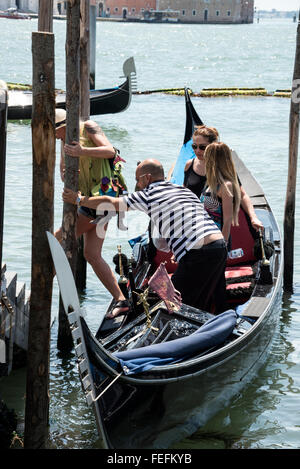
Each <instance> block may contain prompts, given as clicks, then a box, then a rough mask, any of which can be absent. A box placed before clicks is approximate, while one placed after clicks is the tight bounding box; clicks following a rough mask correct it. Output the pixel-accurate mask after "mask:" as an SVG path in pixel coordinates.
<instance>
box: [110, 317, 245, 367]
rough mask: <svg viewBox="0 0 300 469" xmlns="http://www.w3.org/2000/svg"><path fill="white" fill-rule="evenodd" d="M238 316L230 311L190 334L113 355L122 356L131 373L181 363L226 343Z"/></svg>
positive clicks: (120, 358) (120, 359)
mask: <svg viewBox="0 0 300 469" xmlns="http://www.w3.org/2000/svg"><path fill="white" fill-rule="evenodd" d="M236 319H237V314H236V312H235V311H234V310H228V311H225V312H224V313H222V314H219V315H218V316H215V317H214V318H212V319H210V320H209V321H207V322H206V323H205V324H203V326H201V327H199V329H198V330H197V331H196V332H194V333H193V334H191V335H189V336H187V337H181V338H180V339H175V340H171V341H170V342H163V343H160V344H153V345H148V346H145V347H141V348H136V349H131V350H126V351H124V352H117V353H114V354H113V355H114V356H115V357H116V358H118V359H119V361H120V364H121V366H122V368H123V371H124V373H125V374H127V375H132V374H136V373H141V372H143V371H147V370H150V369H151V368H153V367H154V366H162V365H168V364H171V363H177V362H179V361H182V360H185V359H187V358H189V357H192V356H193V355H195V354H197V353H200V352H201V351H204V350H208V349H209V348H211V347H215V346H217V345H220V344H222V343H223V342H224V341H225V340H226V339H227V337H228V336H229V335H230V334H231V332H232V331H233V329H234V327H235V324H236Z"/></svg>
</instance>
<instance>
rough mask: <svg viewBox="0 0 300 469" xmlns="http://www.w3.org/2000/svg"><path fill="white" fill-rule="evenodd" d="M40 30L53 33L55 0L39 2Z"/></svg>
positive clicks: (41, 0) (40, 0)
mask: <svg viewBox="0 0 300 469" xmlns="http://www.w3.org/2000/svg"><path fill="white" fill-rule="evenodd" d="M38 30H39V31H48V32H49V33H52V32H53V0H39V19H38Z"/></svg>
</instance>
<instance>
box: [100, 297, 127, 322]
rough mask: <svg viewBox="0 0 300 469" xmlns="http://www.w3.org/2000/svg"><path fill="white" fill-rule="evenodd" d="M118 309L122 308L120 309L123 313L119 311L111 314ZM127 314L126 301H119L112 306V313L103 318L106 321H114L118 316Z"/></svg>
mask: <svg viewBox="0 0 300 469" xmlns="http://www.w3.org/2000/svg"><path fill="white" fill-rule="evenodd" d="M119 308H122V309H125V311H120V312H118V313H116V314H113V312H114V310H115V309H119ZM128 313H129V303H128V300H120V301H117V302H116V304H115V305H114V307H113V309H112V311H111V312H110V313H108V314H107V315H106V316H105V318H106V319H114V318H116V317H118V316H124V315H127V314H128Z"/></svg>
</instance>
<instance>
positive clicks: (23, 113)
mask: <svg viewBox="0 0 300 469" xmlns="http://www.w3.org/2000/svg"><path fill="white" fill-rule="evenodd" d="M123 72H124V76H125V78H126V80H125V81H124V82H123V83H122V84H121V85H120V86H116V87H115V88H107V89H101V90H91V91H90V115H91V116H94V115H99V114H115V113H117V112H122V111H125V110H126V109H127V108H128V106H129V105H130V102H131V96H132V91H133V90H135V89H136V69H135V63H134V59H133V57H130V58H129V59H127V60H126V61H125V62H124V64H123ZM56 107H57V108H62V109H65V108H66V93H64V92H57V93H56ZM31 113H32V92H31V91H21V90H12V91H9V93H8V111H7V118H8V120H25V119H31Z"/></svg>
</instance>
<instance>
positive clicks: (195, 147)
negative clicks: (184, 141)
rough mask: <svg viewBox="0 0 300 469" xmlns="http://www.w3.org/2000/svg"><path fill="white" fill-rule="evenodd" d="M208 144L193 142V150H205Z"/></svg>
mask: <svg viewBox="0 0 300 469" xmlns="http://www.w3.org/2000/svg"><path fill="white" fill-rule="evenodd" d="M207 146H208V145H196V143H193V144H192V149H193V150H197V148H199V150H202V151H204V150H205V148H206V147H207Z"/></svg>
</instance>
